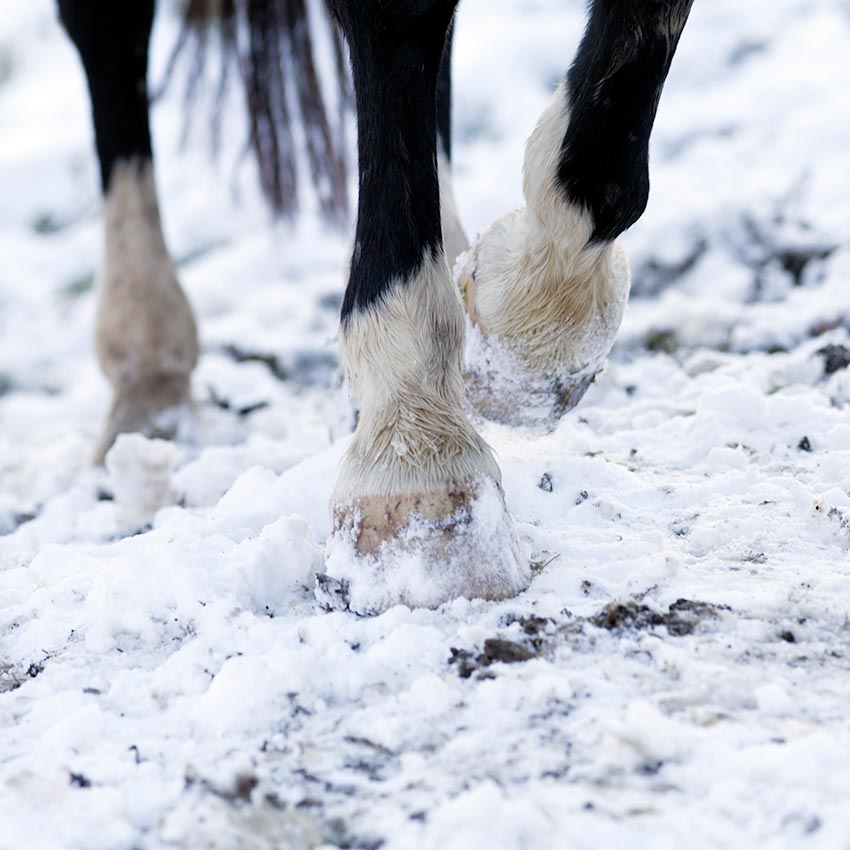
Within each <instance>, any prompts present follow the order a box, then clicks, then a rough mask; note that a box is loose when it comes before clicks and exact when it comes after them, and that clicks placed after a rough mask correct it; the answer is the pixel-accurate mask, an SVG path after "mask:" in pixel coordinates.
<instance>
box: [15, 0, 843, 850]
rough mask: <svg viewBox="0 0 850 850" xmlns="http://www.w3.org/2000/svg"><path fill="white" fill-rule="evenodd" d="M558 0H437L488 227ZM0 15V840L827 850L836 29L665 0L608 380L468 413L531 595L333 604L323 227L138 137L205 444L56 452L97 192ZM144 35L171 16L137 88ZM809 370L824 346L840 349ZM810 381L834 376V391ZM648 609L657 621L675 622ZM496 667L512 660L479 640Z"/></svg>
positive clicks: (337, 287) (837, 682)
mask: <svg viewBox="0 0 850 850" xmlns="http://www.w3.org/2000/svg"><path fill="white" fill-rule="evenodd" d="M583 7H584V3H583V2H579V0H571V2H569V3H564V2H562V0H534V2H520V0H498V2H497V0H464V3H463V8H462V9H461V13H460V17H459V20H458V35H457V62H456V69H457V81H456V89H457V91H456V104H457V115H456V124H457V140H456V141H457V156H456V174H457V182H456V190H457V195H458V202H459V205H460V209H461V213H462V215H463V217H464V220H465V223H466V225H467V227H468V229H469V230H470V232H472V233H474V232H476V231H480V230H482V229H484V228H485V227H487V226H488V224H489V223H490V222H491V221H492V220H493V219H494V218H495V217H496V216H498V215H501V214H503V213H504V212H506V211H507V210H509V209H511V208H512V207H513V206H516V205H517V204H518V203H519V202H520V184H521V180H520V167H521V158H522V143H523V141H524V138H525V137H526V136H527V134H528V133H529V132H530V130H531V127H532V126H533V123H534V120H535V118H536V115H537V114H538V113H539V111H540V110H541V109H542V108H543V106H544V105H545V103H546V101H547V99H548V97H549V95H550V93H551V91H552V88H553V86H554V84H555V83H556V81H557V79H558V77H559V75H560V74H561V73H562V72H563V70H564V68H565V66H566V65H567V64H568V62H569V60H570V57H571V55H572V52H573V50H574V48H575V44H576V42H577V39H578V37H579V34H580V30H581V26H582V21H583V14H584V9H583ZM4 12H5V14H4V15H3V18H2V22H0V126H2V127H3V132H2V134H0V192H2V203H0V256H2V259H3V261H2V264H0V534H2V535H3V536H0V848H2V850H12V848H20V847H26V848H28V850H41V849H42V848H44V850H48V848H49V850H66V848H67V850H118V848H127V850H133V848H144V850H165V848H187V850H189V848H191V850H205V848H217V850H218V849H219V848H220V850H235V848H251V850H273V848H274V850H280V848H299V850H300V848H303V847H322V848H325V850H327V848H341V847H358V848H367V847H377V846H379V845H380V846H383V847H384V848H387V850H407V849H408V848H416V850H421V848H424V850H431V848H434V850H437V848H439V850H469V849H470V848H475V847H488V848H498V850H524V848H528V847H536V848H541V850H546V848H557V849H558V850H566V848H569V850H584V849H585V848H588V850H589V848H598V847H624V848H625V847H627V848H635V850H640V849H641V848H651V850H667V848H674V847H675V848H679V847H687V848H689V850H702V848H705V850H714V848H734V850H738V849H739V848H741V847H758V848H766V849H767V850H780V849H781V850H784V848H795V850H797V848H813V850H844V848H847V847H848V846H850V819H848V817H847V802H848V799H850V771H848V770H847V764H848V763H850V727H848V723H847V705H848V700H850V630H849V629H848V622H850V617H848V614H850V559H848V550H850V495H848V494H850V419H848V416H847V404H848V402H850V371H848V369H847V368H841V367H840V366H838V367H837V368H830V369H829V370H828V369H827V368H826V366H827V365H828V363H827V354H825V353H822V352H824V350H825V349H826V348H827V346H830V345H831V346H837V347H838V348H837V349H835V351H838V352H839V353H840V351H841V349H840V347H841V346H850V340H848V330H847V317H848V316H850V288H848V286H847V285H846V282H847V279H848V275H850V242H848V232H847V221H848V218H849V217H850V192H848V185H847V175H848V174H850V124H848V121H847V120H846V117H847V115H848V114H850V64H848V63H847V61H846V45H847V44H848V38H849V37H850V10H848V6H847V3H846V2H845V0H780V2H777V0H748V2H747V3H740V2H735V0H710V2H708V0H702V2H699V1H698V2H697V3H696V4H695V7H694V10H693V13H692V18H691V21H690V23H689V24H688V28H687V29H686V31H685V34H684V36H683V39H682V43H681V47H680V51H679V54H678V55H677V59H676V62H675V63H674V67H673V71H672V73H671V77H670V81H669V85H668V87H667V89H666V90H665V94H664V97H663V98H662V102H661V108H660V111H659V116H658V124H657V130H656V133H655V136H654V140H653V147H652V181H653V188H652V197H651V199H650V205H649V208H648V210H647V212H646V215H645V216H644V218H643V219H642V220H641V221H640V222H639V223H638V224H637V225H636V226H635V227H634V228H633V229H632V231H630V232H629V233H628V234H627V236H626V238H625V239H624V244H625V246H626V248H627V250H628V252H629V254H630V257H631V261H632V265H633V270H634V291H633V295H632V299H631V303H630V306H629V308H628V311H627V314H626V318H625V321H624V325H623V328H622V329H621V332H620V336H619V338H618V343H617V346H616V348H615V351H614V354H613V358H612V362H611V364H610V366H609V369H608V371H607V373H606V374H605V375H604V376H602V377H601V378H600V379H598V380H597V383H596V384H595V385H594V386H593V387H591V389H590V390H589V391H588V393H587V395H586V397H585V398H584V400H583V401H582V403H581V404H580V405H579V407H578V408H577V409H576V410H575V411H573V412H572V413H570V414H569V415H568V416H567V417H565V418H564V420H563V421H562V423H561V424H560V426H559V427H558V428H557V429H556V430H555V431H554V432H553V433H551V434H548V435H540V434H537V433H534V432H532V431H529V430H523V429H518V428H509V427H505V426H497V425H485V426H484V433H485V436H486V438H487V439H488V441H490V442H491V444H492V445H493V446H494V448H495V450H496V452H497V455H498V458H499V462H500V464H501V467H502V469H503V475H504V490H505V494H506V499H507V505H508V508H509V510H510V512H511V513H512V515H513V517H514V519H515V522H516V528H517V533H518V536H519V543H520V545H521V546H522V547H524V549H525V550H527V551H529V552H530V553H531V562H532V565H533V579H532V583H531V586H530V588H529V590H528V591H526V592H525V593H523V594H522V595H521V596H519V597H517V598H516V599H513V600H510V601H506V602H500V603H484V602H469V601H466V600H458V601H455V602H452V603H449V604H447V605H444V606H443V607H442V608H440V609H438V610H436V611H430V610H415V609H413V610H412V609H408V608H407V607H404V606H401V605H397V606H395V607H392V608H391V609H390V610H388V611H387V612H386V613H384V614H382V615H380V616H377V617H371V618H369V617H367V618H363V617H358V616H356V615H354V614H352V613H349V612H345V611H332V612H329V613H328V612H325V611H324V610H323V609H322V608H321V607H320V606H319V604H318V603H317V601H316V599H315V597H314V595H313V592H312V585H313V578H314V576H315V574H316V573H317V572H322V571H324V570H325V569H326V568H327V561H326V557H325V549H324V544H325V542H326V540H327V538H328V536H329V533H330V517H329V514H328V507H327V506H328V500H329V496H330V492H331V489H332V487H333V482H334V475H335V469H336V466H337V463H338V461H339V458H340V457H341V455H342V453H343V451H344V449H345V445H346V440H347V435H348V433H349V431H350V426H351V421H352V414H351V409H350V406H349V404H348V401H347V399H346V397H345V392H344V390H343V389H342V388H341V386H340V384H339V381H338V378H337V375H336V341H335V336H336V323H337V315H338V306H339V295H340V293H341V288H342V271H341V269H342V267H343V264H344V261H345V257H346V253H347V250H348V237H347V235H346V234H335V233H331V232H327V231H325V230H324V229H323V228H322V227H321V226H320V225H319V224H318V223H317V220H316V217H315V210H314V209H313V208H312V207H311V206H310V205H309V204H308V205H307V207H308V209H307V211H306V214H305V216H304V217H303V218H302V220H301V221H300V222H299V224H298V226H297V227H296V228H294V229H286V228H282V227H279V226H273V225H271V224H269V222H268V215H267V213H266V211H265V208H264V207H263V204H262V202H261V200H260V199H259V197H258V195H257V190H256V186H255V180H254V175H253V172H252V166H251V164H250V162H248V161H246V160H243V159H242V158H241V156H240V155H241V152H242V142H243V140H244V137H243V135H242V124H241V115H242V113H241V107H240V105H239V99H238V97H236V96H235V95H234V97H233V98H232V104H231V107H232V109H231V112H229V113H228V114H230V115H233V119H232V121H231V122H230V123H229V124H228V126H227V128H226V129H227V131H228V132H227V133H226V134H225V138H224V139H223V152H222V156H221V158H220V159H219V160H218V161H217V162H216V163H213V162H211V161H210V159H209V156H208V144H207V142H206V140H205V139H204V137H203V133H202V132H200V128H201V127H202V122H201V120H198V121H197V122H196V130H195V132H194V133H192V134H190V136H189V141H188V143H187V145H186V147H185V149H184V150H183V151H182V152H181V151H180V139H181V136H182V130H183V119H182V114H181V111H180V94H181V93H180V91H179V86H178V87H176V88H175V89H173V90H171V91H170V92H169V93H168V94H167V95H166V96H165V97H164V98H163V99H162V101H161V102H160V104H159V105H158V107H157V110H156V112H155V118H154V129H155V141H156V148H157V151H158V152H159V155H160V162H159V169H158V181H159V184H160V188H161V192H162V197H163V214H164V221H165V226H166V231H167V236H168V241H169V244H170V246H171V248H172V251H173V253H174V255H175V257H177V258H178V259H179V261H180V269H179V271H180V276H181V279H182V280H183V282H184V283H185V285H186V287H187V290H188V292H189V295H190V298H191V300H192V303H193V305H194V306H195V309H196V310H197V313H198V316H199V319H200V328H201V334H202V341H203V346H204V354H203V357H202V359H201V362H200V364H199V368H198V371H197V373H196V376H195V380H194V391H195V395H196V397H197V398H198V400H199V414H200V415H199V420H198V423H197V433H196V434H195V435H194V438H193V440H192V441H191V442H186V443H181V444H180V445H178V446H169V445H164V444H159V443H156V442H155V441H146V440H142V439H141V438H138V437H127V438H124V439H123V440H122V441H121V443H119V445H118V447H117V448H116V450H115V453H114V454H113V455H112V457H111V459H110V464H109V468H108V469H107V470H106V471H103V470H94V469H92V468H91V467H90V465H89V458H90V457H91V453H92V451H93V447H94V441H95V439H96V435H97V431H98V429H99V427H100V424H101V422H102V421H103V418H104V416H105V414H106V410H107V407H108V391H107V386H106V383H105V381H104V380H103V379H102V377H101V376H100V374H99V372H98V369H97V365H96V363H95V360H94V353H93V343H92V328H93V313H94V299H93V294H92V292H91V291H90V285H91V276H92V273H93V271H94V268H95V265H96V262H97V258H98V256H99V253H100V236H99V219H98V210H99V202H98V182H97V175H96V171H95V163H94V159H93V156H92V154H91V142H90V132H91V131H90V127H89V124H88V122H87V110H88V106H87V103H86V95H85V89H84V86H83V78H82V74H81V72H80V69H79V66H78V63H77V60H76V57H75V55H74V52H73V49H72V48H71V47H70V45H69V44H68V43H67V41H66V40H65V39H64V36H63V35H62V33H61V31H60V30H59V28H58V25H57V24H56V21H55V11H54V7H53V4H52V3H50V2H48V0H6V5H5V7H4ZM173 36H174V21H173V19H172V18H171V17H170V14H169V13H168V10H167V7H165V9H164V11H163V13H162V14H161V16H160V20H159V21H158V28H157V32H156V39H155V44H154V65H155V72H154V75H155V77H156V75H157V74H161V72H162V69H163V68H164V66H165V63H166V60H167V56H168V52H169V48H170V45H171V43H172V39H173ZM838 359H839V360H840V358H838ZM833 365H836V364H833ZM679 600H686V601H685V602H680V601H679ZM505 641H507V642H508V643H505Z"/></svg>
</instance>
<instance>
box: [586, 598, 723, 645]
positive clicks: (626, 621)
mask: <svg viewBox="0 0 850 850" xmlns="http://www.w3.org/2000/svg"><path fill="white" fill-rule="evenodd" d="M718 615H719V609H718V608H716V607H715V606H714V605H710V604H709V603H707V602H694V601H693V600H690V599H679V600H677V601H676V602H674V603H673V604H672V605H671V606H670V608H669V609H668V610H667V611H666V612H662V611H657V610H655V609H654V608H650V607H649V606H648V605H644V604H643V603H642V602H638V601H637V600H629V601H627V602H612V603H611V604H610V605H606V606H605V608H603V609H602V611H600V612H599V613H598V614H595V615H594V616H593V617H591V618H590V620H589V622H590V623H591V624H592V625H594V626H596V627H597V628H600V629H606V630H607V631H610V632H625V631H644V630H650V629H655V628H660V627H662V626H663V627H666V629H667V631H668V632H669V633H670V634H671V635H674V636H675V637H682V636H684V635H689V634H692V633H693V632H694V630H695V629H696V628H697V626H699V624H700V623H702V622H703V621H704V620H714V619H717V617H718Z"/></svg>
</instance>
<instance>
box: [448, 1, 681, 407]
mask: <svg viewBox="0 0 850 850" xmlns="http://www.w3.org/2000/svg"><path fill="white" fill-rule="evenodd" d="M692 2H693V0H594V2H593V3H592V5H591V10H590V19H589V21H588V25H587V28H586V30H585V33H584V37H583V38H582V41H581V44H580V46H579V50H578V54H577V56H576V59H575V61H574V63H573V65H572V67H571V68H570V71H569V73H568V75H567V78H566V80H565V82H564V83H563V84H562V85H561V86H560V87H559V88H558V90H557V91H556V92H555V95H554V97H553V99H552V102H551V104H550V105H549V107H548V108H547V109H546V110H545V112H544V113H543V115H542V116H541V118H540V121H539V122H538V124H537V127H536V129H535V130H534V133H533V134H532V136H531V138H530V139H529V142H528V146H527V148H526V155H525V165H524V192H525V198H526V206H525V208H523V209H521V210H518V211H516V212H514V213H512V214H510V215H508V216H506V217H504V218H502V219H500V220H498V221H497V222H496V223H495V224H494V225H493V226H492V227H491V228H490V229H489V230H488V231H487V232H485V233H484V234H483V235H482V236H481V237H480V239H479V240H478V242H477V243H476V244H475V246H474V247H473V249H472V251H471V252H470V253H469V254H467V255H466V257H465V258H464V260H463V261H462V272H461V274H460V278H459V281H458V282H459V284H460V285H461V288H462V290H463V293H464V298H465V300H466V304H467V309H468V311H469V314H470V317H471V319H472V321H473V323H474V324H476V325H477V326H478V328H479V329H480V331H481V333H482V334H483V336H484V337H485V338H486V341H485V343H484V346H483V351H479V353H478V356H477V357H476V358H475V360H474V361H473V362H472V363H471V364H470V388H471V393H472V396H473V399H474V402H475V404H476V406H478V407H479V408H480V409H481V410H482V412H484V413H485V414H487V415H490V416H492V417H493V418H497V419H503V420H506V421H514V422H522V421H541V420H542V421H546V422H554V421H556V420H557V417H558V416H559V415H560V414H561V413H563V412H564V411H565V410H569V409H570V408H571V407H573V406H574V405H575V404H577V403H578V401H579V400H580V399H581V397H582V396H583V395H584V392H585V391H586V389H587V388H588V386H589V385H590V383H591V382H592V381H593V378H594V376H595V375H596V374H597V373H598V372H599V371H600V370H601V369H602V367H603V365H604V362H605V358H606V357H607V355H608V352H609V351H610V349H611V346H612V345H613V342H614V337H615V335H616V332H617V329H618V328H619V325H620V320H621V318H622V315H623V310H624V307H625V304H626V300H627V297H628V291H629V283H630V277H629V267H628V263H627V260H626V257H625V255H624V253H623V251H622V249H621V248H620V247H619V245H617V243H616V242H615V241H614V240H615V239H616V237H617V236H619V235H620V233H622V232H623V230H625V229H626V228H627V227H629V226H630V225H631V224H633V223H634V222H635V221H637V219H638V218H639V217H640V215H641V214H642V213H643V210H644V208H645V207H646V202H647V197H648V193H649V177H648V146H649V137H650V132H651V130H652V125H653V122H654V120H655V113H656V109H657V107H658V101H659V97H660V95H661V90H662V87H663V85H664V81H665V79H666V77H667V73H668V71H669V68H670V62H671V60H672V58H673V54H674V52H675V49H676V45H677V43H678V40H679V36H680V35H681V33H682V30H683V28H684V26H685V22H686V20H687V17H688V13H689V11H690V7H691V4H692Z"/></svg>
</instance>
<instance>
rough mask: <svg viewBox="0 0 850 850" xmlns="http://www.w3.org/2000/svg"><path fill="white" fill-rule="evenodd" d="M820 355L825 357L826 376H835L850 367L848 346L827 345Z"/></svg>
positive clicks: (819, 352)
mask: <svg viewBox="0 0 850 850" xmlns="http://www.w3.org/2000/svg"><path fill="white" fill-rule="evenodd" d="M818 354H819V355H820V356H821V357H823V371H824V374H825V375H834V374H835V373H836V372H840V371H841V370H842V369H846V368H847V367H848V366H850V348H848V347H847V346H846V345H825V346H824V347H823V348H821V349H820V350H819V351H818Z"/></svg>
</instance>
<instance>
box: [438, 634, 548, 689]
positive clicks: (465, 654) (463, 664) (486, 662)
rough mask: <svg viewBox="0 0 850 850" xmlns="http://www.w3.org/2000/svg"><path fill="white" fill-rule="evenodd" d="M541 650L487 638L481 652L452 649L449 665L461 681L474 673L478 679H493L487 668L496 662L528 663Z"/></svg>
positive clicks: (501, 639)
mask: <svg viewBox="0 0 850 850" xmlns="http://www.w3.org/2000/svg"><path fill="white" fill-rule="evenodd" d="M542 648H543V647H542V646H541V647H540V648H539V649H536V648H535V647H533V646H529V645H528V644H526V643H519V642H517V641H512V640H505V639H504V638H488V639H487V640H485V641H484V648H483V650H482V651H481V652H473V651H470V650H468V649H457V648H456V647H452V648H451V656H450V657H449V664H451V665H454V666H455V667H456V668H457V673H458V676H460V678H461V679H469V678H470V677H471V676H472V675H473V674H476V673H477V674H478V676H477V678H479V679H481V678H494V674H493V673H492V672H488V670H487V668H488V667H490V666H492V665H493V664H496V663H497V662H501V663H502V664H520V663H522V662H524V661H530V660H531V659H532V658H536V657H537V656H538V655H540V652H541V650H542Z"/></svg>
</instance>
